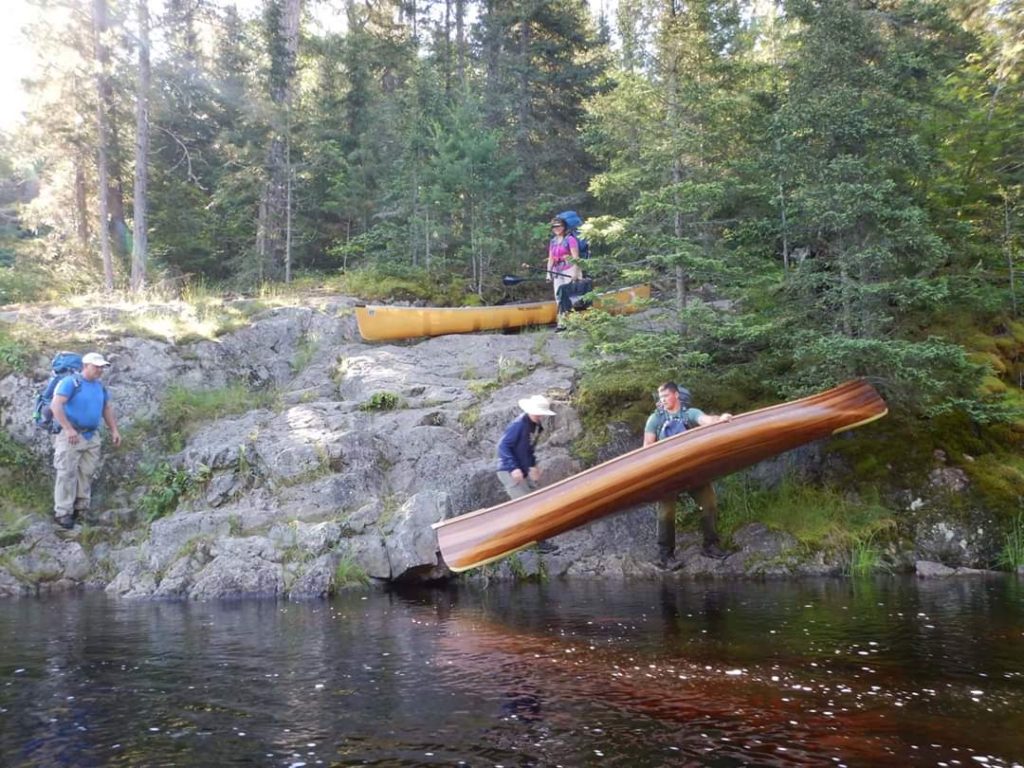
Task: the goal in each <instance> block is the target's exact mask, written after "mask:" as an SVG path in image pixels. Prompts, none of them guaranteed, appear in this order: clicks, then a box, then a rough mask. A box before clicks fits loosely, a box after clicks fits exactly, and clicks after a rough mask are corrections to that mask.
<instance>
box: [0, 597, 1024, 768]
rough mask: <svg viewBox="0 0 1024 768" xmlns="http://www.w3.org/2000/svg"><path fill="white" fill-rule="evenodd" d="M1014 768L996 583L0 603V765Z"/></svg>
mask: <svg viewBox="0 0 1024 768" xmlns="http://www.w3.org/2000/svg"><path fill="white" fill-rule="evenodd" d="M1022 763H1024V586H1022V582H1021V581H1018V580H1017V579H1016V578H1015V577H1006V578H984V579H970V580H964V579H957V580H933V581H921V580H914V579H879V580H876V581H869V582H857V583H851V582H846V581H838V580H821V581H799V582H778V583H755V582H739V583H730V582H690V581H679V582H677V581H671V582H666V583H664V584H661V583H658V582H625V583H620V582H602V583H596V584H595V583H571V584H566V583H561V582H555V583H548V584H526V585H499V586H491V587H489V588H486V589H483V588H476V587H474V588H470V587H459V588H450V589H446V590H422V591H413V592H390V593H386V594H379V593H377V594H372V595H364V594H356V595H345V596H342V597H339V598H337V599H335V600H334V601H332V602H324V603H277V602H271V601H262V602H261V601H251V602H234V603H230V602H221V603H212V604H196V603H166V602H125V601H118V600H111V599H108V598H106V597H105V596H104V595H101V594H89V595H80V596H73V597H67V598H60V599H47V600H20V601H9V602H3V603H0V764H2V765H3V766H5V768H6V767H9V766H107V765H110V766H172V765H178V766H221V765H268V766H295V767H298V766H315V765H333V766H349V765H375V766H428V765H464V766H559V765H561V766H567V767H568V766H703V765H707V766H740V765H763V766H812V765H814V766H818V765H847V766H855V765H856V766H905V765H928V766H986V765H987V766H1003V765H1018V766H1020V765H1022Z"/></svg>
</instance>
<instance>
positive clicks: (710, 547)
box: [700, 543, 732, 560]
mask: <svg viewBox="0 0 1024 768" xmlns="http://www.w3.org/2000/svg"><path fill="white" fill-rule="evenodd" d="M700 553H701V554H702V555H704V557H710V558H712V559H713V560H725V558H727V557H728V556H729V555H731V554H732V552H731V551H729V550H728V549H722V547H721V546H719V545H718V544H717V543H711V544H705V545H704V546H703V547H701V548H700Z"/></svg>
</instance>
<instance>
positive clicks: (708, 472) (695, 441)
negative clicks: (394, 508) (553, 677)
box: [433, 381, 888, 571]
mask: <svg viewBox="0 0 1024 768" xmlns="http://www.w3.org/2000/svg"><path fill="white" fill-rule="evenodd" d="M886 413H888V408H887V406H886V404H885V401H884V400H882V398H881V397H880V396H879V394H878V393H877V392H876V391H875V389H874V387H872V386H871V385H870V384H868V383H867V382H865V381H850V382H847V383H845V384H842V385H840V386H838V387H835V388H834V389H830V390H828V391H826V392H822V393H820V394H817V395H812V396H811V397H805V398H803V399H802V400H794V401H792V402H789V403H781V404H779V405H773V406H770V407H768V408H761V409H759V410H756V411H751V412H750V413H744V414H741V415H739V416H735V417H734V418H733V419H732V421H728V422H723V423H720V424H712V425H709V426H706V427H697V428H696V429H692V430H687V431H686V432H683V433H682V434H680V435H676V436H675V437H671V438H668V439H666V440H661V441H659V442H657V443H654V444H653V445H649V446H647V447H644V448H637V449H636V450H634V451H630V452H629V453H626V454H623V455H622V456H618V457H616V458H614V459H612V460H610V461H606V462H605V463H603V464H599V465H598V466H596V467H591V468H590V469H587V470H585V471H583V472H580V473H579V474H577V475H573V476H572V477H569V478H566V479H565V480H561V481H559V482H557V483H553V484H552V485H549V486H546V487H544V488H540V489H538V490H536V491H534V492H533V493H531V494H529V495H527V496H523V497H521V498H519V499H514V500H512V501H507V502H505V503H503V504H498V505H497V506H494V507H490V508H488V509H481V510H477V511H476V512H470V513H468V514H465V515H461V516H459V517H454V518H452V519H450V520H442V521H441V522H439V523H434V525H433V527H434V529H435V530H436V531H437V542H438V545H439V548H440V551H441V555H442V557H443V558H444V561H445V563H447V565H448V567H449V568H450V569H451V570H453V571H465V570H467V569H469V568H475V567H477V566H480V565H485V564H486V563H490V562H493V561H495V560H498V559H499V558H502V557H505V556H506V555H509V554H511V553H512V552H515V551H517V550H519V549H523V548H524V547H527V546H529V545H531V544H535V543H536V542H538V541H540V540H542V539H547V538H550V537H552V536H555V535H557V534H559V533H563V532H564V531H568V530H570V529H571V528H576V527H577V526H580V525H584V524H586V523H589V522H592V521H594V520H597V519H598V518H601V517H604V516H605V515H608V514H611V513H612V512H618V511H622V510H624V509H626V508H628V507H632V506H635V505H637V504H642V503H646V502H651V501H655V500H657V499H661V498H664V497H666V496H669V495H671V494H673V493H678V492H680V491H684V490H687V489H689V488H695V487H697V486H700V485H704V484H705V483H708V482H710V481H712V480H714V479H715V478H717V477H721V476H722V475H726V474H728V473H730V472H735V471H737V470H739V469H743V468H745V467H749V466H751V465H752V464H756V463H757V462H759V461H762V460H763V459H766V458H769V457H771V456H775V455H777V454H780V453H783V452H785V451H788V450H790V449H792V448H796V447H797V446H799V445H803V444H804V443H808V442H811V441H812V440H818V439H820V438H823V437H828V436H829V435H833V434H835V433H837V432H842V431H844V430H847V429H853V428H854V427H858V426H861V425H862V424H867V423H868V422H871V421H874V420H875V419H880V418H881V417H883V416H884V415H885V414H886Z"/></svg>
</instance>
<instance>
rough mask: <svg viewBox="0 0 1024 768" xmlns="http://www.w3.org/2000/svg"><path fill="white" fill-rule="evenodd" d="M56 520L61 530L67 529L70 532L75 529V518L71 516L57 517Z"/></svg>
mask: <svg viewBox="0 0 1024 768" xmlns="http://www.w3.org/2000/svg"><path fill="white" fill-rule="evenodd" d="M54 519H55V520H56V521H57V525H59V526H60V527H61V528H67V529H68V530H71V529H72V528H74V527H75V518H73V517H72V516H71V515H65V516H64V517H57V518H54Z"/></svg>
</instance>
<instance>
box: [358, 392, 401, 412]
mask: <svg viewBox="0 0 1024 768" xmlns="http://www.w3.org/2000/svg"><path fill="white" fill-rule="evenodd" d="M401 404H402V398H401V397H399V396H398V395H396V394H395V393H394V392H374V393H373V394H372V395H370V399H369V400H367V401H366V402H365V403H363V404H362V406H361V407H362V409H363V410H364V411H393V410H395V409H397V408H398V407H400V406H401Z"/></svg>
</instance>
